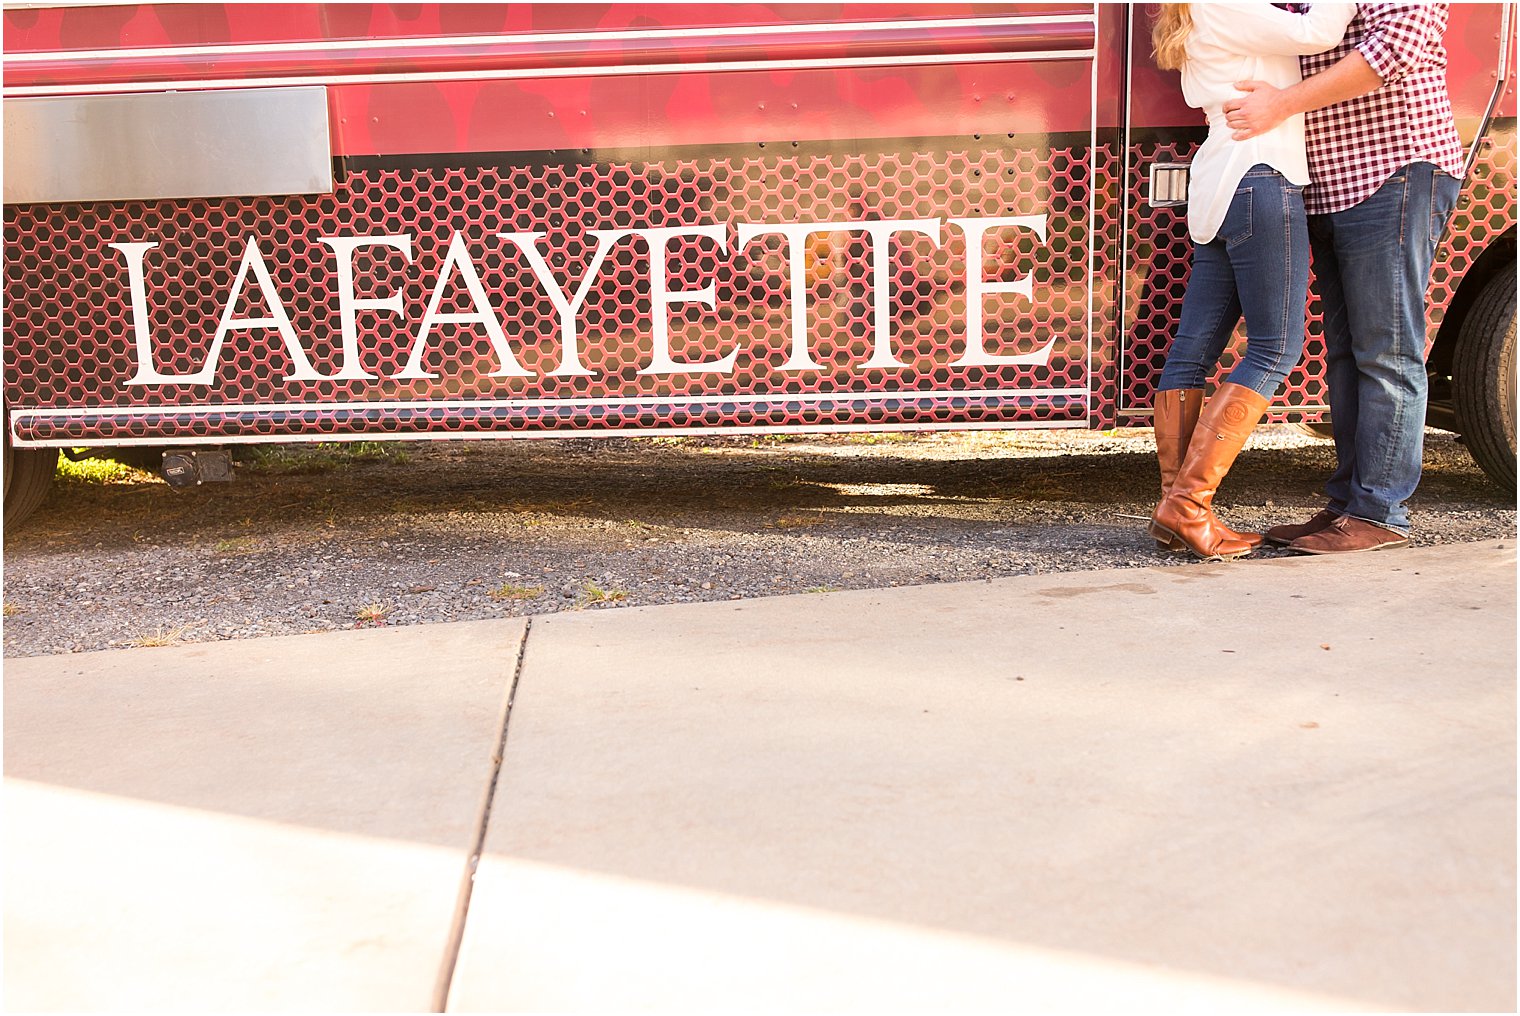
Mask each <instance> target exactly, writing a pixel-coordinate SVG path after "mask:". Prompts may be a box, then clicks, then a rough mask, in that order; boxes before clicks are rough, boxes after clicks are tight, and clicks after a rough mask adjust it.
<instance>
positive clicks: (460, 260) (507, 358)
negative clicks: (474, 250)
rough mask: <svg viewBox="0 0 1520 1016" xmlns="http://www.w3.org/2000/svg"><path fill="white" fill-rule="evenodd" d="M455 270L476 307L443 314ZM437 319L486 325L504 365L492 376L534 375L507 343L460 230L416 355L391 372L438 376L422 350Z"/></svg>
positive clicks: (445, 261) (452, 243)
mask: <svg viewBox="0 0 1520 1016" xmlns="http://www.w3.org/2000/svg"><path fill="white" fill-rule="evenodd" d="M454 271H458V272H459V278H460V279H461V280H462V281H463V282H464V288H465V289H466V290H468V291H469V293H470V300H471V302H473V303H474V304H475V310H473V311H471V312H468V313H463V314H440V313H439V312H438V308H439V306H440V305H441V304H442V303H443V293H444V290H445V289H447V288H448V284H449V275H450V273H452V272H454ZM435 322H446V323H450V324H481V325H485V328H486V337H487V338H489V339H490V340H491V348H492V349H494V350H495V351H496V358H497V359H498V360H500V361H501V366H500V367H498V368H496V369H495V370H493V371H491V375H490V376H491V377H504V376H507V375H509V374H510V375H516V376H517V377H532V376H533V372H532V371H528V370H523V368H522V365H521V364H519V363H518V362H517V358H516V357H515V356H513V355H512V350H511V349H510V348H509V347H508V346H507V337H506V335H504V334H503V333H502V330H501V322H500V321H498V320H496V312H495V311H493V310H492V309H491V304H490V303H489V301H487V300H486V290H485V287H484V286H482V285H481V284H480V275H479V274H478V273H477V272H476V271H475V264H474V262H472V261H471V260H470V251H469V249H468V248H467V247H465V245H464V237H463V236H462V235H461V234H460V233H459V231H458V230H455V231H454V239H452V240H450V241H449V253H448V256H447V257H445V258H444V259H443V267H442V268H441V269H439V271H438V284H437V285H435V286H434V287H433V297H432V299H430V300H428V305H427V311H426V312H425V313H424V314H423V315H422V327H421V329H419V330H418V332H417V341H416V342H415V343H413V344H412V355H411V356H410V357H408V358H407V361H406V368H405V369H404V370H402V372H401V373H400V374H393V375H391V376H392V377H397V378H403V377H405V378H425V377H437V376H438V375H437V374H432V373H429V372H428V371H425V370H423V369H422V354H423V353H425V352H426V351H427V339H428V334H429V333H430V332H432V330H433V324H434V323H435Z"/></svg>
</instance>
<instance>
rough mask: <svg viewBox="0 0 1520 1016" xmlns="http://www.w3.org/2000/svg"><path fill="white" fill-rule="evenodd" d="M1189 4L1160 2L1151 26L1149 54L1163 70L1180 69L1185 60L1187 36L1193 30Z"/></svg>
mask: <svg viewBox="0 0 1520 1016" xmlns="http://www.w3.org/2000/svg"><path fill="white" fill-rule="evenodd" d="M1191 6H1192V5H1191V4H1162V5H1161V13H1160V14H1159V15H1158V16H1157V17H1156V24H1155V26H1154V27H1152V28H1151V47H1152V48H1151V55H1152V56H1154V57H1155V58H1156V66H1157V67H1160V68H1161V69H1162V70H1164V71H1180V70H1181V69H1182V64H1183V62H1184V61H1186V60H1187V37H1188V33H1189V32H1191V31H1192V30H1193V12H1192V11H1191V10H1189V8H1190V7H1191Z"/></svg>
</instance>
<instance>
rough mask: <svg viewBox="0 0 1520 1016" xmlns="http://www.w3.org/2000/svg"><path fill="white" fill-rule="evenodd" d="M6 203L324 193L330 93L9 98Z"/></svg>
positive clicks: (329, 180) (328, 171)
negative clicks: (328, 94) (328, 96)
mask: <svg viewBox="0 0 1520 1016" xmlns="http://www.w3.org/2000/svg"><path fill="white" fill-rule="evenodd" d="M4 105H5V203H6V204H22V203H43V204H52V203H58V202H69V201H133V200H155V199H160V198H199V197H237V196H243V195H256V194H325V193H330V192H331V191H332V189H333V174H332V144H331V141H330V139H329V136H328V124H327V89H326V88H323V87H321V86H314V87H313V86H306V87H299V88H240V89H224V90H217V91H204V92H157V93H146V94H132V95H69V96H47V97H44V98H14V99H6V100H5V103H4Z"/></svg>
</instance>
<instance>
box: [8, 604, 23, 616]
mask: <svg viewBox="0 0 1520 1016" xmlns="http://www.w3.org/2000/svg"><path fill="white" fill-rule="evenodd" d="M19 613H21V608H20V607H18V606H16V605H15V604H14V603H7V604H6V605H5V616H6V617H15V616H16V615H17V614H19Z"/></svg>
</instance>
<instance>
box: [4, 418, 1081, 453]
mask: <svg viewBox="0 0 1520 1016" xmlns="http://www.w3.org/2000/svg"><path fill="white" fill-rule="evenodd" d="M1084 427H1086V422H1085V421H1083V420H1027V421H1023V422H1019V423H1002V422H997V423H955V422H944V423H823V424H818V425H816V426H810V425H808V424H786V425H785V426H773V427H639V428H637V429H610V430H608V429H593V428H585V429H565V430H516V431H500V430H480V431H468V430H466V431H451V432H449V433H447V434H440V433H436V432H432V431H429V432H422V433H416V434H398V433H396V432H395V431H378V432H370V433H343V434H239V435H236V436H228V437H214V436H212V437H186V438H177V439H173V440H171V439H168V438H120V439H114V438H113V439H112V440H111V444H110V447H112V448H182V447H188V446H191V445H231V444H320V443H323V442H328V443H333V444H341V443H343V442H345V441H478V440H482V439H492V440H510V441H522V440H531V439H535V438H571V437H702V436H713V437H723V436H725V435H729V434H880V433H887V432H901V431H946V432H954V431H962V430H1078V429H1082V428H1084ZM12 445H13V446H14V447H16V448H73V447H76V446H79V442H78V441H74V440H67V441H15V440H13V441H12ZM81 447H83V446H81ZM101 447H105V446H104V445H102V446H101Z"/></svg>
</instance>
